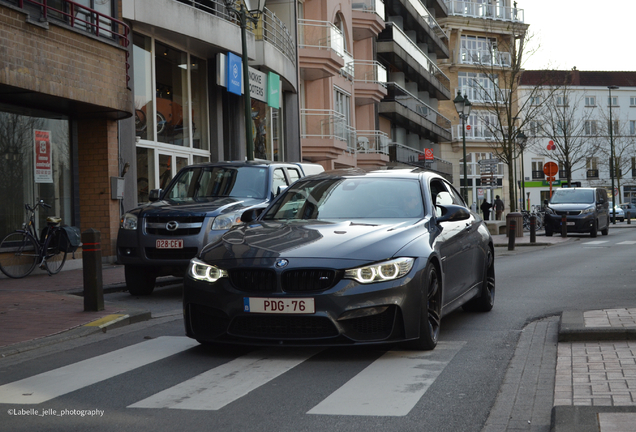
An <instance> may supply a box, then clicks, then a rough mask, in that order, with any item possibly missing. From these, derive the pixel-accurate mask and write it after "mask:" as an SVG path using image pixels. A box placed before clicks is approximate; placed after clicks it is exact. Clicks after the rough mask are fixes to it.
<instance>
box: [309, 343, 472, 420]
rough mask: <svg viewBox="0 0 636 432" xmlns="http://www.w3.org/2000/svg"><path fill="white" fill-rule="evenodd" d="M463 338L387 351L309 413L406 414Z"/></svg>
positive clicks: (450, 358)
mask: <svg viewBox="0 0 636 432" xmlns="http://www.w3.org/2000/svg"><path fill="white" fill-rule="evenodd" d="M463 345H464V342H440V343H439V344H438V345H437V348H435V349H434V350H433V351H389V352H387V353H386V354H384V355H383V356H382V357H380V358H379V359H378V360H376V361H375V362H373V363H372V364H370V365H369V366H368V367H367V368H366V369H364V370H363V371H362V372H360V373H359V374H357V375H356V376H355V377H353V378H352V379H351V380H350V381H349V382H347V383H346V384H345V385H343V386H342V387H340V388H339V389H338V390H336V391H335V392H334V393H332V394H331V395H330V396H329V397H327V398H326V399H325V400H323V401H322V402H321V403H319V404H318V405H317V406H315V407H314V408H312V409H311V410H310V411H309V412H308V414H328V415H360V416H405V415H407V414H408V413H409V412H410V411H411V410H412V409H413V407H414V406H415V405H416V404H417V403H418V402H419V400H420V399H421V398H422V396H423V395H424V393H426V390H428V388H429V387H430V386H431V384H432V383H433V382H434V381H435V379H436V378H437V377H438V376H439V374H440V373H442V371H443V370H444V368H445V367H446V365H447V364H448V363H449V362H450V361H451V360H452V359H453V357H454V356H455V354H457V352H459V350H460V349H461V348H462V346H463Z"/></svg>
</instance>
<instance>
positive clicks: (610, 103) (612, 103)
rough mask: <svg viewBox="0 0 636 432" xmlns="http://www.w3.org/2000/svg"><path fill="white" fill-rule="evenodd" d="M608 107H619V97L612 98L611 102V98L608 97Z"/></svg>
mask: <svg viewBox="0 0 636 432" xmlns="http://www.w3.org/2000/svg"><path fill="white" fill-rule="evenodd" d="M607 106H618V96H612V99H611V100H610V98H609V96H608V97H607Z"/></svg>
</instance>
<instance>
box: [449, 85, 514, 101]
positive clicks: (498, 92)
mask: <svg viewBox="0 0 636 432" xmlns="http://www.w3.org/2000/svg"><path fill="white" fill-rule="evenodd" d="M457 90H459V91H460V92H461V94H463V95H466V96H467V97H468V100H469V101H470V102H471V103H492V102H494V101H499V102H500V103H501V102H504V101H506V100H508V98H507V97H506V95H507V94H510V90H509V89H495V88H483V87H464V86H462V87H459V88H458V89H457Z"/></svg>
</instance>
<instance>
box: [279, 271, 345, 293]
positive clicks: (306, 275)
mask: <svg viewBox="0 0 636 432" xmlns="http://www.w3.org/2000/svg"><path fill="white" fill-rule="evenodd" d="M338 279H339V278H337V277H336V272H335V271H334V270H325V269H301V270H289V271H286V272H285V273H283V279H282V284H283V291H286V292H307V291H325V290H328V289H329V288H331V287H332V286H334V285H335V284H336V282H338Z"/></svg>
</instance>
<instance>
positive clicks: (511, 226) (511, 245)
mask: <svg viewBox="0 0 636 432" xmlns="http://www.w3.org/2000/svg"><path fill="white" fill-rule="evenodd" d="M516 229H517V221H516V220H514V219H510V220H509V221H508V232H509V233H513V234H512V235H509V236H508V250H515V238H516V237H517V236H516V235H514V232H515V230H516Z"/></svg>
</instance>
